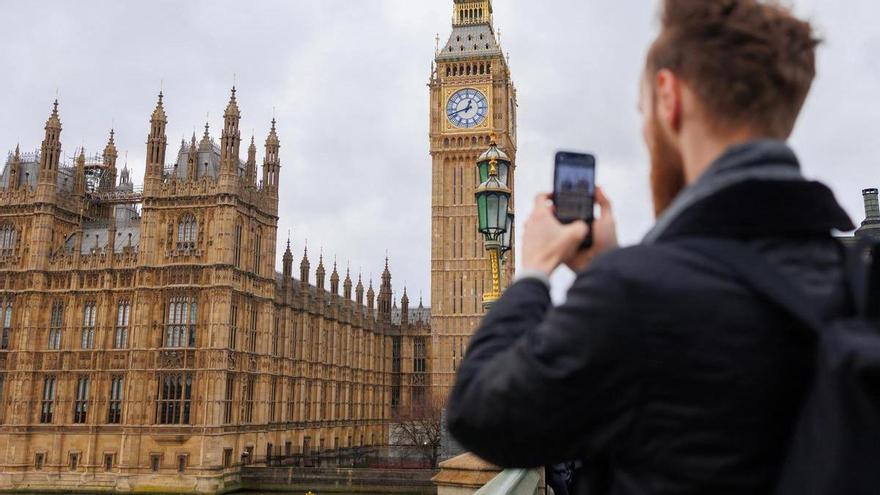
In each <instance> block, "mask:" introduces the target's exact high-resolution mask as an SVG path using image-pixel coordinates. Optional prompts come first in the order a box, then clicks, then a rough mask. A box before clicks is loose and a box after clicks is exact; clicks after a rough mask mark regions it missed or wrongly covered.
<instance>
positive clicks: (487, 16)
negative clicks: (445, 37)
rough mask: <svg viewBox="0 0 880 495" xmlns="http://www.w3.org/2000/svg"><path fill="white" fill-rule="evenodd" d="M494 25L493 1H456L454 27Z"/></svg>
mask: <svg viewBox="0 0 880 495" xmlns="http://www.w3.org/2000/svg"><path fill="white" fill-rule="evenodd" d="M491 23H492V0H455V14H454V18H453V19H452V25H453V26H466V25H469V24H491Z"/></svg>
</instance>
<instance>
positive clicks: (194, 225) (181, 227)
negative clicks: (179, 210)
mask: <svg viewBox="0 0 880 495" xmlns="http://www.w3.org/2000/svg"><path fill="white" fill-rule="evenodd" d="M198 227H199V226H198V222H196V217H194V216H193V215H191V214H186V215H184V216H183V217H182V218H181V219H180V222H179V223H178V224H177V249H194V248H195V247H196V236H197V235H198V234H197V233H198Z"/></svg>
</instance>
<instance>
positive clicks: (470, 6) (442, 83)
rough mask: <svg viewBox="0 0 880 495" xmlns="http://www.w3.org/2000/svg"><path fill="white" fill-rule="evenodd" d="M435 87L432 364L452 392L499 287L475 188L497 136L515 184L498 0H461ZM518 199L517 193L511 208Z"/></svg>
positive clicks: (442, 393)
mask: <svg viewBox="0 0 880 495" xmlns="http://www.w3.org/2000/svg"><path fill="white" fill-rule="evenodd" d="M429 88H430V108H431V112H430V119H431V120H430V142H431V157H432V184H433V186H432V202H431V217H432V218H431V220H432V228H431V231H432V239H431V311H432V326H431V328H432V346H433V350H434V352H433V355H432V365H431V368H432V372H433V373H432V384H433V386H434V391H435V394H436V396H437V397H439V398H440V399H441V400H445V397H446V394H447V393H448V389H449V387H450V386H451V385H452V381H453V378H454V376H455V371H456V368H457V366H458V363H459V362H460V361H461V359H462V357H463V356H464V353H465V351H466V349H467V343H468V340H469V339H470V336H471V334H472V333H473V331H474V329H475V328H476V326H477V325H478V324H479V321H480V319H481V318H482V316H483V294H484V292H488V291H489V290H491V287H492V273H491V270H490V267H489V261H488V256H487V254H486V251H485V249H484V245H483V237H482V235H481V234H480V233H479V231H478V221H477V208H476V201H475V199H474V191H475V189H476V187H477V186H478V185H479V184H480V182H482V181H481V180H480V179H479V177H478V174H477V169H476V162H477V159H478V157H479V156H480V155H481V154H482V153H483V152H484V151H485V150H486V148H488V147H489V143H490V142H491V141H492V139H493V138H494V139H496V140H497V143H498V146H499V147H500V148H501V149H503V150H504V151H505V152H506V153H507V155H508V156H509V157H510V159H511V162H512V165H511V169H510V176H509V177H508V178H507V185H508V187H510V189H511V190H514V187H515V180H514V175H515V174H514V171H515V166H514V165H513V164H515V160H516V106H517V102H516V90H515V88H514V86H513V82H512V80H511V74H510V68H509V67H508V63H507V60H506V58H505V57H504V54H503V53H502V50H501V47H500V46H499V42H498V38H497V33H496V31H495V28H494V26H493V22H492V2H491V1H490V0H454V17H453V27H452V34H451V35H450V37H449V41H448V42H447V43H446V45H445V46H444V47H443V48H440V46H439V45H438V50H437V55H436V58H435V61H434V66H433V71H432V73H431V78H430V82H429ZM469 107H470V109H469ZM474 108H476V110H475V109H474ZM513 204H514V203H513V198H511V203H510V206H511V208H513ZM514 252H515V251H514V250H511V251H510V253H509V254H508V256H507V257H506V260H505V261H506V265H505V270H504V271H505V272H506V273H505V276H504V277H503V280H505V281H506V280H509V276H510V275H511V274H512V272H513V267H514V265H515V259H514Z"/></svg>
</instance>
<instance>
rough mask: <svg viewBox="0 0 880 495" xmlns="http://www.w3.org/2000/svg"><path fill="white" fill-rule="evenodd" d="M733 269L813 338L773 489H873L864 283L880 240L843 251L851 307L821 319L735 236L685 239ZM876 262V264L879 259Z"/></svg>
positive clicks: (874, 307)
mask: <svg viewBox="0 0 880 495" xmlns="http://www.w3.org/2000/svg"><path fill="white" fill-rule="evenodd" d="M686 244H687V245H688V246H689V247H690V248H691V249H692V250H694V251H696V252H699V253H700V254H702V255H704V256H706V257H709V258H711V259H713V260H715V261H718V262H721V263H723V264H725V265H726V266H728V267H729V268H731V269H733V271H734V273H736V275H737V276H738V277H739V278H740V279H741V281H742V282H743V283H744V284H745V285H747V286H749V287H750V288H751V289H752V290H753V291H754V292H755V293H756V294H758V295H759V296H760V297H762V298H763V299H765V300H767V301H769V302H771V303H772V304H774V305H776V306H778V307H779V308H780V309H782V310H784V311H786V312H787V313H789V314H790V315H791V316H792V317H794V318H795V319H796V320H797V321H799V322H800V323H801V325H800V326H801V327H802V328H803V330H804V331H806V332H810V334H811V337H812V339H813V340H814V341H815V342H816V355H815V357H816V361H815V372H814V373H815V374H814V382H813V383H812V385H811V387H810V388H809V389H808V392H807V394H806V398H805V402H804V403H803V406H802V409H801V411H800V417H799V418H797V424H796V425H795V428H794V430H793V436H792V439H791V444H790V446H789V449H788V452H787V458H786V459H785V462H784V464H783V466H782V470H781V472H780V477H779V482H778V485H777V488H776V492H775V493H776V494H777V495H830V494H835V495H837V494H841V495H861V494H872V495H875V494H878V493H880V318H878V316H880V314H878V313H880V311H878V307H880V297H878V293H877V292H876V291H877V287H876V286H875V287H871V285H872V284H871V283H870V282H871V281H872V279H873V280H877V277H875V275H877V274H878V273H880V268H878V267H874V266H873V265H874V264H873V263H872V262H871V261H872V260H873V259H874V258H875V257H877V256H880V243H877V242H876V241H875V242H872V241H861V242H860V243H859V244H858V245H857V246H856V248H855V249H854V250H851V251H850V252H848V253H847V263H846V267H845V270H846V276H847V283H848V286H849V289H850V290H851V291H853V292H852V296H853V298H852V299H853V302H854V303H855V304H854V306H855V309H856V311H855V313H854V314H853V315H848V316H845V317H841V318H833V319H831V320H828V321H825V320H823V318H822V317H821V316H820V315H819V314H818V313H817V311H816V309H815V306H813V305H811V304H810V300H809V298H808V296H807V295H806V294H804V293H803V291H802V290H801V289H800V288H799V287H797V285H796V284H795V283H793V282H792V281H790V280H788V279H786V277H785V276H783V275H782V274H781V273H780V272H779V270H778V269H777V268H775V267H774V266H772V264H771V263H770V262H768V261H767V260H765V259H764V257H763V256H761V254H760V253H759V252H758V251H756V250H754V249H752V248H751V247H749V246H747V245H746V244H744V243H742V242H739V241H734V240H721V239H694V240H692V241H686ZM878 265H880V263H878Z"/></svg>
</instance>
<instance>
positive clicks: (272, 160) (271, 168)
mask: <svg viewBox="0 0 880 495" xmlns="http://www.w3.org/2000/svg"><path fill="white" fill-rule="evenodd" d="M280 148H281V143H280V141H278V133H277V132H276V131H275V119H274V118H273V119H272V128H271V129H270V130H269V137H267V138H266V157H265V158H264V159H263V189H265V190H267V191H268V192H269V193H270V194H277V193H278V179H279V174H280V173H281V159H280V158H279V156H278V151H279V149H280Z"/></svg>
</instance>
